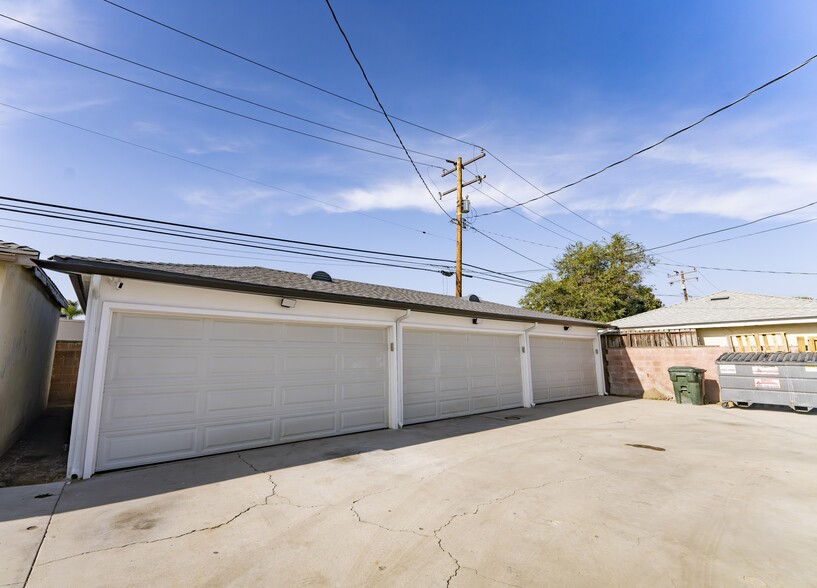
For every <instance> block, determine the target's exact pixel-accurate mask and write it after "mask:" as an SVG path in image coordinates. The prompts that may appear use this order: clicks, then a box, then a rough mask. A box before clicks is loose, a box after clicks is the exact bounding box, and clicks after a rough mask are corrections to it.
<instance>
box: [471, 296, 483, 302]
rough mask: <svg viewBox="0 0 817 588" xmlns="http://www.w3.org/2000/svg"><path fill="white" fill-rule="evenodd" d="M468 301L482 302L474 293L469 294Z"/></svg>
mask: <svg viewBox="0 0 817 588" xmlns="http://www.w3.org/2000/svg"><path fill="white" fill-rule="evenodd" d="M468 301H469V302H482V301H481V300H480V299H479V296H477V295H476V294H471V295H470V296H469V297H468Z"/></svg>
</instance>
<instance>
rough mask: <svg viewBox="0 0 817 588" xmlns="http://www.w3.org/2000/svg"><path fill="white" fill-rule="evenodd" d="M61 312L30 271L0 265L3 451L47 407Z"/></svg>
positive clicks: (0, 433) (0, 436) (0, 438)
mask: <svg viewBox="0 0 817 588" xmlns="http://www.w3.org/2000/svg"><path fill="white" fill-rule="evenodd" d="M59 316H60V311H59V309H58V308H57V307H56V306H55V304H54V302H53V301H52V300H51V299H50V298H49V297H48V295H47V294H46V293H45V292H44V290H43V289H42V288H41V287H40V286H39V284H38V283H37V282H36V280H35V279H34V278H33V276H32V275H31V273H30V271H28V270H26V269H24V268H23V267H21V266H19V265H13V264H7V263H3V264H0V358H2V365H0V454H2V453H4V452H5V451H6V450H7V449H8V448H9V447H10V446H11V445H12V444H14V442H15V441H16V440H17V439H18V438H19V436H20V435H21V434H22V433H23V431H24V430H25V428H26V427H27V426H28V425H29V424H30V423H31V422H32V421H33V420H34V419H35V418H37V416H39V414H40V413H41V412H42V410H43V409H44V408H45V406H46V402H47V400H48V383H49V379H50V375H51V364H52V359H53V356H54V344H55V342H56V337H57V324H58V321H59Z"/></svg>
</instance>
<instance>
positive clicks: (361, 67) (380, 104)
mask: <svg viewBox="0 0 817 588" xmlns="http://www.w3.org/2000/svg"><path fill="white" fill-rule="evenodd" d="M326 6H327V8H329V12H330V13H331V14H332V20H334V21H335V25H336V26H337V27H338V31H340V34H341V36H342V37H343V40H344V41H346V46H347V47H348V48H349V53H351V54H352V57H353V58H354V60H355V63H357V66H358V68H360V73H361V74H363V79H364V80H366V85H367V86H369V90H371V91H372V96H374V99H375V101H376V102H377V105H378V106H379V107H380V111H381V112H382V113H383V116H385V117H386V121H387V122H388V123H389V126H390V127H391V130H392V132H393V133H394V136H395V137H397V141H398V142H399V143H400V146H401V147H402V148H403V151H405V152H406V157H408V159H409V161H410V162H411V166H412V167H413V168H414V171H415V172H417V177H419V178H420V181H421V182H422V183H423V186H425V189H426V191H427V192H428V195H429V196H431V199H432V200H433V201H434V204H436V205H437V207H438V208H439V209H440V210H442V211H443V213H445V215H446V216H447V217H448V218H452V217H451V215H450V214H448V211H446V210H445V208H443V205H442V204H440V203H439V202H438V201H437V198H436V197H435V196H434V193H433V192H432V191H431V188H429V187H428V184H427V183H426V180H425V178H424V177H423V174H421V173H420V170H419V169H418V168H417V164H416V163H414V159H413V158H412V157H411V153H409V150H408V149H406V145H405V143H403V139H402V138H401V137H400V133H398V132H397V128H395V126H394V123H393V122H392V120H391V118H389V114H388V113H387V112H386V108H385V107H384V106H383V103H382V102H381V101H380V97H379V96H378V95H377V92H375V90H374V86H372V82H371V81H369V76H368V75H366V70H365V69H364V68H363V64H362V63H360V59H358V58H357V54H356V53H355V50H354V49H353V48H352V43H351V42H350V41H349V37H347V36H346V32H345V31H344V30H343V27H342V26H340V21H339V20H338V17H337V15H336V14H335V11H334V9H333V8H332V5H331V4H330V3H329V0H326Z"/></svg>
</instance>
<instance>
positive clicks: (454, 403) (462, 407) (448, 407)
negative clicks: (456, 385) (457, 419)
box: [440, 398, 471, 417]
mask: <svg viewBox="0 0 817 588" xmlns="http://www.w3.org/2000/svg"><path fill="white" fill-rule="evenodd" d="M470 412H471V399H470V398H453V399H450V400H440V413H441V414H442V416H446V417H451V416H455V415H463V414H469V413H470Z"/></svg>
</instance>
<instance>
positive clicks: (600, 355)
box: [593, 333, 607, 396]
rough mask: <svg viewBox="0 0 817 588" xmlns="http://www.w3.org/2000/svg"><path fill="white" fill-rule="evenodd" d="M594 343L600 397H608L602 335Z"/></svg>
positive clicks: (597, 336) (597, 385)
mask: <svg viewBox="0 0 817 588" xmlns="http://www.w3.org/2000/svg"><path fill="white" fill-rule="evenodd" d="M595 339H596V340H595V342H594V343H593V353H594V354H595V356H596V388H597V389H598V391H599V396H606V395H607V386H606V384H605V381H604V347H602V345H601V333H599V334H597V335H596V337H595Z"/></svg>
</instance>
